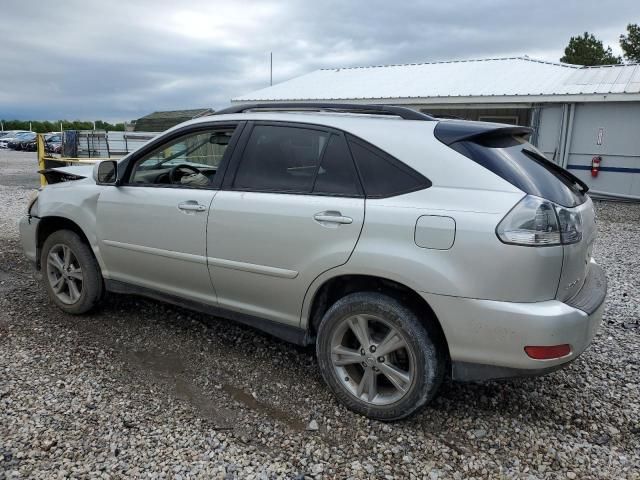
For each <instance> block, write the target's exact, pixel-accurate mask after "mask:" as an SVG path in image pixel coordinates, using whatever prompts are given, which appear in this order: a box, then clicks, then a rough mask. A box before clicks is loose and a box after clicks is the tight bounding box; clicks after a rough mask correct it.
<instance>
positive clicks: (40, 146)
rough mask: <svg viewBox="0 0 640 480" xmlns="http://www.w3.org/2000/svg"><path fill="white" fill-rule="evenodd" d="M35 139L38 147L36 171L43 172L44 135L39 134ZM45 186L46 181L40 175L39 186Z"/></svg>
mask: <svg viewBox="0 0 640 480" xmlns="http://www.w3.org/2000/svg"><path fill="white" fill-rule="evenodd" d="M36 138H37V140H36V142H37V145H38V170H44V169H45V166H44V157H45V155H46V152H45V151H44V135H42V134H41V133H39V134H38V136H37V137H36ZM46 184H47V179H46V178H45V177H44V175H42V174H40V185H42V186H43V187H44V186H45V185H46Z"/></svg>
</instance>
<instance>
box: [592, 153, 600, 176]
mask: <svg viewBox="0 0 640 480" xmlns="http://www.w3.org/2000/svg"><path fill="white" fill-rule="evenodd" d="M600 162H602V157H601V156H600V155H596V156H595V157H593V158H592V159H591V176H592V177H597V176H598V172H599V171H600Z"/></svg>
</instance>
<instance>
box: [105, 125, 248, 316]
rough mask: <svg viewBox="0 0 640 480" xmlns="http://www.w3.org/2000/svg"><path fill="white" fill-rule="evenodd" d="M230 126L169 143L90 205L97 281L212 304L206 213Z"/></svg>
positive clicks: (138, 162) (134, 163)
mask: <svg viewBox="0 0 640 480" xmlns="http://www.w3.org/2000/svg"><path fill="white" fill-rule="evenodd" d="M235 130H236V126H235V125H227V126H221V127H208V128H205V129H202V127H199V128H197V129H195V130H191V131H187V132H183V133H182V134H179V135H178V136H177V138H176V137H175V135H172V136H171V138H170V139H168V140H167V141H166V142H161V143H160V144H159V145H158V146H157V147H156V148H152V149H151V151H149V152H147V153H144V154H141V155H139V156H137V158H135V159H133V160H132V161H131V163H130V164H129V165H128V166H127V168H126V173H125V175H124V178H123V179H122V185H120V186H112V187H106V188H105V189H104V191H103V192H102V193H101V194H100V197H99V198H98V207H97V236H98V245H99V248H100V253H101V255H102V258H103V260H104V264H105V266H106V272H104V273H105V276H106V277H107V278H109V279H111V280H118V281H121V282H126V283H129V284H133V285H137V286H141V287H147V288H150V289H153V290H156V291H161V292H165V293H167V294H172V295H176V296H179V297H183V298H186V299H191V300H196V301H200V302H204V303H209V304H215V302H216V299H215V291H214V289H213V286H212V284H211V280H210V276H209V272H208V269H207V262H206V229H207V216H208V214H209V207H210V205H211V202H212V200H213V198H214V197H215V195H216V192H217V188H218V187H219V183H220V182H219V181H218V180H217V179H216V177H217V175H218V173H219V172H218V170H219V169H220V168H222V167H221V165H223V164H224V156H225V152H227V150H228V145H229V143H230V141H231V139H232V138H233V135H234V131H235Z"/></svg>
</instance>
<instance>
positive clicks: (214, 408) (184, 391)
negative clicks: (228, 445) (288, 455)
mask: <svg viewBox="0 0 640 480" xmlns="http://www.w3.org/2000/svg"><path fill="white" fill-rule="evenodd" d="M124 355H125V358H126V360H127V361H128V362H129V363H130V364H133V365H135V366H137V367H139V368H141V369H143V370H147V371H150V372H152V373H153V374H155V376H157V377H159V378H161V379H163V380H165V381H168V382H169V384H170V387H169V388H171V389H172V390H173V393H174V395H175V396H176V398H178V399H180V400H185V401H187V402H189V403H190V404H191V405H192V406H193V407H195V408H196V409H197V410H198V412H199V413H200V415H201V416H202V417H204V418H206V419H208V420H211V421H212V422H213V423H214V424H215V426H216V428H220V429H226V428H229V429H231V428H234V427H236V426H238V425H239V424H240V422H241V418H240V417H241V414H239V413H238V412H236V411H234V410H232V409H229V408H226V407H223V406H220V399H215V398H211V396H210V395H208V394H207V392H205V391H203V390H201V389H200V388H199V387H198V386H196V385H194V384H193V383H191V382H190V381H189V380H188V379H187V378H185V376H186V375H185V374H186V373H187V372H186V368H185V365H184V363H183V361H182V360H181V358H180V356H179V355H178V354H177V353H176V352H165V351H161V350H159V349H151V350H148V351H146V350H144V351H126V352H125V353H124ZM222 390H223V391H224V392H225V393H226V394H228V395H229V396H230V397H231V398H232V399H233V400H235V401H237V402H239V403H240V404H242V405H244V406H245V407H247V408H249V409H250V410H253V411H255V412H257V413H260V414H263V415H266V416H267V417H269V418H271V419H273V420H275V421H278V422H281V423H284V424H285V425H287V426H288V427H289V428H291V429H293V430H296V431H303V430H304V429H305V424H304V423H303V422H302V421H301V420H300V419H298V418H296V417H294V416H292V415H289V414H287V413H286V412H284V411H282V410H280V409H278V408H276V407H273V406H271V405H269V404H267V403H264V402H261V401H259V400H257V399H256V398H254V397H253V395H251V394H248V393H247V392H245V391H244V390H242V389H241V388H237V387H234V386H233V385H229V384H222Z"/></svg>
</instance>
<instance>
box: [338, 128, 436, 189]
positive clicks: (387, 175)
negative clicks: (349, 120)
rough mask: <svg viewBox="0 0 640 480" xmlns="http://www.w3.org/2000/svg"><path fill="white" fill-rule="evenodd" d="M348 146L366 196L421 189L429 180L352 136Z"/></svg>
mask: <svg viewBox="0 0 640 480" xmlns="http://www.w3.org/2000/svg"><path fill="white" fill-rule="evenodd" d="M348 141H349V148H350V149H351V154H352V155H353V159H354V160H355V162H356V167H357V168H358V172H359V174H360V178H361V180H362V184H363V186H364V190H365V195H366V196H367V197H368V198H384V197H391V196H394V195H401V194H404V193H409V192H414V191H416V190H422V189H424V188H428V187H430V186H431V181H429V179H427V178H426V177H424V176H423V175H421V174H420V173H418V172H416V171H415V170H414V169H412V168H411V167H409V166H407V165H405V164H404V163H402V162H401V161H400V160H398V159H396V158H394V157H392V156H391V155H389V154H388V153H385V152H383V151H382V150H380V149H378V148H376V147H374V146H373V145H370V144H368V143H366V142H364V141H362V140H360V139H357V138H355V137H353V136H349V137H348Z"/></svg>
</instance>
